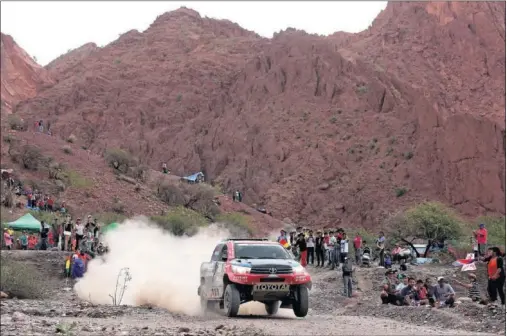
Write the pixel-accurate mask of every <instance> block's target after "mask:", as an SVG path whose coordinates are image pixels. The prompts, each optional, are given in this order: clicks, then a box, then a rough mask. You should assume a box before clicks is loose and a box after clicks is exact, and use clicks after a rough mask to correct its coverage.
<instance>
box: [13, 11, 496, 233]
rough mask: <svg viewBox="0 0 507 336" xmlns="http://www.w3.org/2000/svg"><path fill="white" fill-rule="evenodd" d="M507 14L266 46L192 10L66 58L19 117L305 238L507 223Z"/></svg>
mask: <svg viewBox="0 0 507 336" xmlns="http://www.w3.org/2000/svg"><path fill="white" fill-rule="evenodd" d="M502 13H503V15H504V16H505V3H500V2H498V3H487V2H483V3H478V2H477V3H446V5H442V4H440V3H412V2H410V3H408V2H407V3H389V4H388V6H387V8H386V10H385V11H383V12H382V13H381V14H380V15H379V16H378V18H377V19H376V20H375V22H374V23H373V25H372V26H371V27H370V28H369V29H368V30H366V31H364V32H362V33H359V34H345V33H339V34H334V35H331V36H329V37H319V36H315V35H309V34H306V33H304V32H301V31H296V30H293V29H289V30H287V31H284V32H281V33H280V34H277V35H276V36H274V38H273V39H263V38H260V37H259V36H257V35H256V34H254V33H252V32H249V31H246V30H244V29H242V28H241V27H239V26H238V25H236V24H233V23H231V22H229V21H218V20H213V19H207V18H201V17H200V16H199V14H198V13H196V12H194V11H192V10H188V9H180V10H177V11H174V12H170V13H166V14H164V15H162V16H160V17H159V18H157V20H156V21H155V22H154V23H153V24H152V26H151V27H150V28H149V29H147V30H146V31H145V32H143V33H139V32H137V31H130V32H128V33H126V34H124V35H122V36H121V37H120V38H119V39H118V40H117V41H115V42H113V43H111V44H110V45H107V46H105V47H103V48H101V49H99V50H94V51H93V52H90V53H88V54H87V55H86V56H85V57H79V58H76V59H78V61H76V62H69V63H68V64H72V66H64V65H65V64H66V63H65V62H64V61H65V57H66V56H64V57H62V59H61V60H60V62H58V63H60V64H63V65H61V67H62V69H63V68H64V69H65V70H64V71H62V72H60V73H64V75H61V76H60V77H59V82H58V83H57V84H55V85H54V86H53V87H52V88H51V89H47V90H45V91H43V92H41V93H40V94H39V95H38V96H37V97H35V98H32V99H28V100H26V101H25V102H23V103H21V104H20V105H19V106H18V108H17V109H16V111H15V112H16V113H18V114H19V115H21V116H23V117H24V118H25V120H37V119H39V118H42V119H47V120H51V124H52V129H53V132H54V133H55V134H56V135H57V136H60V137H63V138H67V137H68V136H69V135H70V134H74V135H76V137H77V139H78V142H79V144H80V145H81V146H84V147H86V148H88V149H90V150H91V151H93V152H95V153H97V154H101V153H103V152H104V151H105V150H106V149H107V148H114V147H121V148H124V149H125V150H128V151H130V152H131V153H133V154H134V155H136V156H137V157H139V158H141V160H143V161H145V162H146V163H148V164H149V165H151V166H152V167H153V168H158V167H160V164H161V163H162V162H167V164H168V165H169V166H170V168H171V169H172V170H173V171H174V172H175V173H176V174H178V175H183V174H187V173H191V172H194V171H203V172H205V174H206V176H207V177H208V178H209V179H210V180H212V181H213V182H216V183H220V184H221V185H222V187H223V188H225V190H227V191H232V190H235V189H240V190H242V191H243V193H244V197H245V201H246V202H249V203H256V204H258V205H265V206H267V207H269V208H270V209H271V211H272V212H273V214H274V216H276V217H280V218H282V217H290V218H292V219H293V220H298V221H300V222H305V221H306V222H308V224H315V225H316V224H319V225H321V224H322V223H325V224H326V225H327V224H335V223H337V222H340V221H342V222H345V223H354V224H361V225H363V226H372V225H374V224H376V223H378V222H380V221H381V220H382V219H383V218H384V217H385V216H386V215H387V214H388V213H389V212H391V211H395V210H397V209H399V208H400V207H402V206H406V205H409V204H412V203H414V202H418V201H421V200H424V199H437V200H441V201H444V202H446V203H448V204H450V205H453V206H455V207H457V208H458V209H459V210H460V211H461V212H463V213H464V214H466V215H471V216H475V215H478V214H482V213H502V214H505V191H504V190H505V188H504V186H505V126H504V120H505V82H504V81H503V80H504V78H505V58H504V55H505V23H504V21H501V20H499V18H500V17H501V15H502ZM62 62H63V63H62Z"/></svg>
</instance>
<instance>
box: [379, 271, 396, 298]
mask: <svg viewBox="0 0 507 336" xmlns="http://www.w3.org/2000/svg"><path fill="white" fill-rule="evenodd" d="M385 275H386V279H385V280H384V283H383V284H382V291H381V293H380V299H381V300H382V304H393V305H399V301H398V296H397V295H396V282H397V280H396V271H394V270H392V269H389V270H387V271H386V273H385Z"/></svg>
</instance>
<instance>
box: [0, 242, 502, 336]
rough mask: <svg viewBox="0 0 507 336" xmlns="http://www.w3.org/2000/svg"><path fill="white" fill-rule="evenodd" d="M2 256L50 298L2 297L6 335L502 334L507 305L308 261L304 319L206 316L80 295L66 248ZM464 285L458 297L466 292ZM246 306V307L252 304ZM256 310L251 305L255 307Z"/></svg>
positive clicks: (284, 314) (419, 271) (440, 270)
mask: <svg viewBox="0 0 507 336" xmlns="http://www.w3.org/2000/svg"><path fill="white" fill-rule="evenodd" d="M2 256H3V257H8V258H13V259H15V260H17V261H19V262H24V263H28V264H30V265H37V266H34V267H35V268H36V269H38V270H39V272H41V273H42V274H44V278H45V282H43V283H41V286H42V288H44V290H45V291H46V292H47V293H46V294H47V295H48V296H49V297H48V298H47V299H46V300H17V299H6V300H2V301H1V308H2V309H1V314H2V315H1V320H0V321H1V332H2V335H47V334H55V333H60V334H63V335H96V334H97V333H100V334H101V335H134V334H135V335H165V334H168V333H169V334H175V335H187V336H189V335H229V336H233V335H252V336H253V335H258V336H261V335H273V334H277V335H289V334H293V332H294V330H297V331H298V333H300V334H305V335H306V334H318V335H336V331H337V330H340V333H341V334H345V335H364V334H368V335H370V334H371V335H399V334H417V335H435V334H438V335H495V334H497V335H499V334H504V333H505V312H502V311H501V310H500V309H497V310H490V309H487V308H484V307H480V306H478V305H474V304H471V303H465V302H463V303H461V304H459V305H458V306H457V307H456V308H455V309H452V310H451V309H440V310H432V309H428V308H415V307H395V306H385V305H381V304H380V302H379V299H378V294H379V292H378V287H379V285H380V282H381V281H382V279H383V273H384V270H381V269H376V268H371V269H362V268H361V269H359V270H357V277H356V284H357V286H358V287H359V290H360V292H359V296H358V297H356V298H352V299H346V298H344V297H343V296H342V295H341V290H342V285H341V275H338V274H337V273H336V272H332V271H329V270H317V269H314V268H310V270H311V272H312V273H313V281H314V288H313V289H312V291H311V296H310V299H311V310H310V313H309V315H308V316H307V317H306V318H304V319H298V318H295V317H294V316H293V315H292V312H291V311H286V310H283V309H282V310H281V311H280V313H279V314H278V315H277V316H275V317H272V318H267V317H266V316H264V315H262V314H259V313H258V312H259V309H256V313H255V314H254V315H249V314H248V313H247V314H246V315H243V316H240V317H238V318H234V319H227V318H225V317H224V316H223V315H222V314H220V313H210V314H208V315H206V316H186V315H180V314H174V313H171V312H168V311H166V310H163V309H158V308H154V307H149V306H145V307H127V306H99V305H92V304H90V303H87V302H84V301H81V300H79V299H78V298H77V297H76V296H75V294H74V293H73V291H72V290H71V288H70V287H71V285H72V284H71V283H66V282H65V281H64V280H62V279H60V278H59V277H58V275H57V274H58V271H57V270H58V267H59V266H60V265H61V260H62V258H63V256H62V255H60V254H59V253H55V252H35V253H32V252H24V251H19V252H14V253H12V252H10V253H9V252H5V251H2ZM408 273H409V274H414V275H417V276H418V277H428V276H435V275H445V276H447V277H449V278H452V277H453V276H456V274H455V271H454V270H453V269H451V268H448V267H447V266H424V267H422V266H420V267H417V268H415V269H410V270H409V271H408ZM463 295H464V293H463V292H462V291H459V292H458V296H463ZM247 312H248V310H247ZM250 312H253V310H251V311H250Z"/></svg>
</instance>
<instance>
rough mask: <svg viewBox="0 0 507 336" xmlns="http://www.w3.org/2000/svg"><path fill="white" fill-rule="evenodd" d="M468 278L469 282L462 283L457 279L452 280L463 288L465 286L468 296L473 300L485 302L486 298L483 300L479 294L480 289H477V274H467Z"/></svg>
mask: <svg viewBox="0 0 507 336" xmlns="http://www.w3.org/2000/svg"><path fill="white" fill-rule="evenodd" d="M468 280H469V281H470V283H463V282H461V281H458V280H454V282H455V283H456V284H458V285H460V286H461V287H463V288H466V289H467V291H468V297H469V298H470V299H471V300H472V301H473V302H478V303H480V304H487V300H484V299H483V298H482V296H481V290H480V289H479V283H478V282H477V276H476V275H475V274H474V273H469V274H468Z"/></svg>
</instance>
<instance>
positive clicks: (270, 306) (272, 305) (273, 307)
mask: <svg viewBox="0 0 507 336" xmlns="http://www.w3.org/2000/svg"><path fill="white" fill-rule="evenodd" d="M264 307H266V313H268V315H275V314H276V313H278V308H279V307H280V302H279V301H274V302H268V303H265V304H264Z"/></svg>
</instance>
